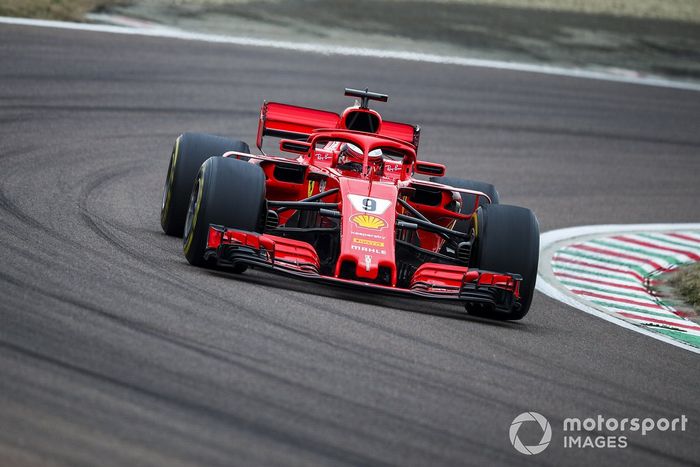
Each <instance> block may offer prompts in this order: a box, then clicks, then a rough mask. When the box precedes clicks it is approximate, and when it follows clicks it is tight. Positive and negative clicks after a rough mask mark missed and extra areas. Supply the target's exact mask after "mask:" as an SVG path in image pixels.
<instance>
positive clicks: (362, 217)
mask: <svg viewBox="0 0 700 467" xmlns="http://www.w3.org/2000/svg"><path fill="white" fill-rule="evenodd" d="M350 220H351V221H352V222H354V223H355V225H357V226H358V227H364V228H365V229H372V230H381V229H383V228H384V227H386V221H384V219H382V218H380V217H377V216H373V215H371V214H355V215H354V216H352V217H351V218H350Z"/></svg>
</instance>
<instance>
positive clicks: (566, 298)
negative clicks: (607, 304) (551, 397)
mask: <svg viewBox="0 0 700 467" xmlns="http://www.w3.org/2000/svg"><path fill="white" fill-rule="evenodd" d="M686 229H700V224H620V225H587V226H581V227H569V228H566V229H559V230H551V231H549V232H545V233H543V234H542V235H540V271H542V269H543V266H544V267H549V266H548V264H547V265H543V260H545V259H546V261H549V258H543V256H542V253H543V252H544V251H545V250H548V249H550V248H551V247H552V246H554V245H555V244H557V243H560V242H567V241H571V240H573V239H577V238H580V237H587V236H592V235H601V234H616V233H625V232H652V231H664V230H665V231H669V230H675V231H680V230H686ZM553 283H555V280H549V279H548V278H546V277H545V276H544V275H543V274H541V273H540V274H538V275H537V290H539V291H540V292H542V293H543V294H545V295H548V296H549V297H552V298H553V299H555V300H558V301H560V302H562V303H565V304H567V305H569V306H572V307H574V308H576V309H578V310H581V311H583V312H585V313H588V314H590V315H593V316H597V317H598V318H601V319H604V320H605V321H609V322H611V323H613V324H616V325H618V326H621V327H623V328H625V329H629V330H631V331H634V332H638V333H640V334H644V335H646V336H649V337H652V338H654V339H657V340H660V341H662V342H666V343H667V344H671V345H673V346H676V347H680V348H681V349H685V350H689V351H691V352H693V353H696V354H700V349H699V348H697V347H693V346H692V345H688V344H685V343H683V342H679V341H677V340H675V339H671V338H670V337H667V336H665V335H663V334H660V333H656V332H653V331H649V330H647V329H645V328H643V327H641V326H637V325H634V324H632V323H630V322H628V321H625V320H623V319H620V318H617V317H615V316H612V315H610V314H608V313H604V312H603V311H600V310H598V309H596V308H594V307H592V306H590V305H588V304H586V303H585V302H583V301H582V300H579V299H577V298H575V297H573V296H572V295H569V294H567V293H565V292H564V291H562V290H561V289H559V288H557V287H556V286H555V285H554V284H553Z"/></svg>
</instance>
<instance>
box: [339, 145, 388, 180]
mask: <svg viewBox="0 0 700 467" xmlns="http://www.w3.org/2000/svg"><path fill="white" fill-rule="evenodd" d="M363 160H364V156H363V154H362V149H360V148H359V147H357V146H356V145H354V144H352V143H343V144H342V146H340V152H339V153H338V167H339V168H341V169H343V170H352V171H353V172H358V173H360V172H362V162H363ZM368 162H369V166H370V167H374V168H375V173H378V174H380V175H381V174H382V172H383V171H384V157H383V153H382V150H381V149H379V148H377V149H373V150H371V151H370V152H369V154H368Z"/></svg>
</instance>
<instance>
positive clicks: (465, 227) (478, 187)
mask: <svg viewBox="0 0 700 467" xmlns="http://www.w3.org/2000/svg"><path fill="white" fill-rule="evenodd" d="M430 181H431V182H434V183H442V184H444V185H449V186H453V187H455V188H463V189H465V190H474V191H481V192H482V193H485V194H486V195H487V196H488V197H489V198H491V204H499V196H498V191H496V187H495V186H494V185H492V184H490V183H486V182H481V181H478V180H467V179H462V178H455V177H430ZM460 196H461V197H462V207H461V208H460V210H459V212H460V213H461V214H471V213H472V211H473V210H474V203H475V202H476V199H475V196H474V195H470V194H469V193H460ZM487 204H489V202H488V200H487V199H485V198H484V197H483V196H482V197H481V198H479V206H485V205H487ZM470 225H471V223H470V221H468V220H463V219H459V220H458V221H457V222H456V223H455V225H454V227H453V230H456V231H458V232H465V233H467V232H468V231H469V228H470Z"/></svg>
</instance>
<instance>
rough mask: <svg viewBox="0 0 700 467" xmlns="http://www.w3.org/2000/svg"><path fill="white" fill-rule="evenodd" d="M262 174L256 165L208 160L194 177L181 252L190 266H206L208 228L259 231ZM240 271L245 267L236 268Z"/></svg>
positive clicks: (262, 211)
mask: <svg viewBox="0 0 700 467" xmlns="http://www.w3.org/2000/svg"><path fill="white" fill-rule="evenodd" d="M264 209H265V174H264V172H263V170H262V169H261V168H260V166H258V165H254V164H250V163H248V162H243V161H239V160H236V159H229V158H226V157H211V158H209V159H207V160H206V161H205V162H204V164H202V167H201V168H200V170H199V173H198V174H197V177H196V179H195V182H194V185H193V187H192V194H191V196H190V202H189V207H188V210H187V218H186V221H185V238H184V244H183V249H184V251H185V257H186V258H187V261H189V262H190V264H193V265H195V266H206V265H207V263H206V261H205V259H204V252H205V250H206V246H207V237H208V234H209V225H211V224H216V225H222V226H224V227H231V228H234V229H239V230H245V231H248V232H262V229H263V214H264V212H265V211H264ZM236 270H237V272H243V270H245V266H243V267H238V268H236Z"/></svg>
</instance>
